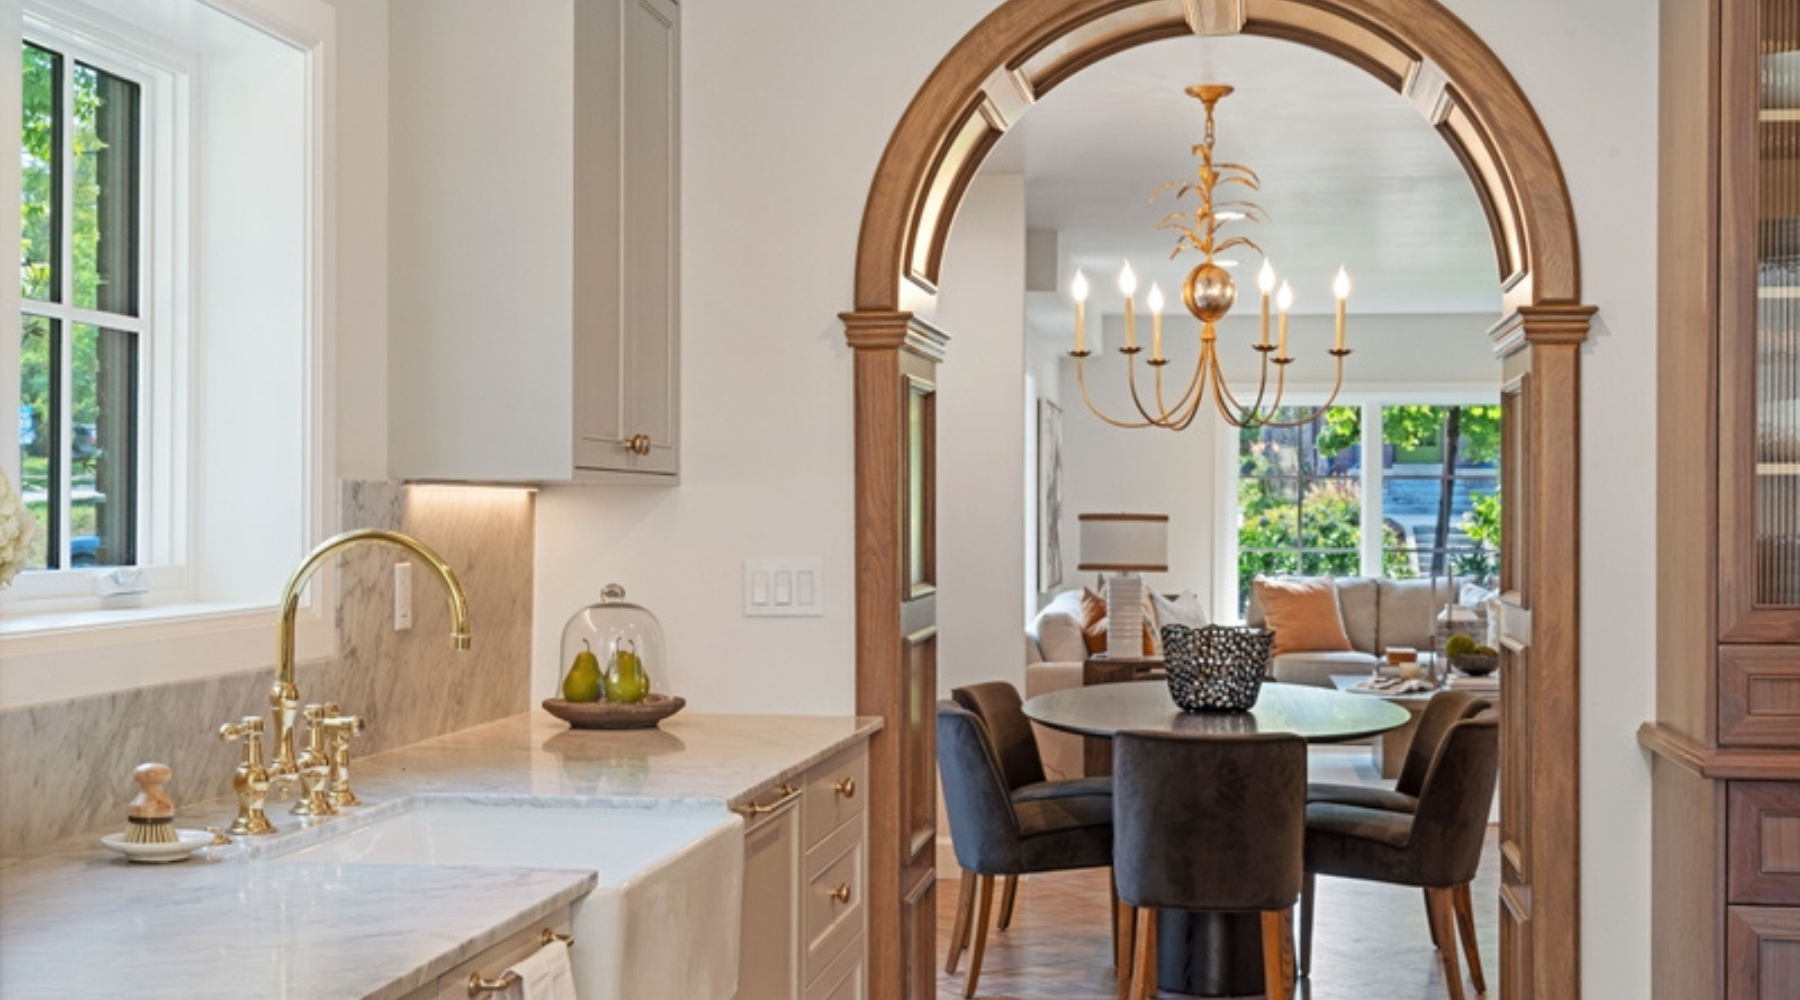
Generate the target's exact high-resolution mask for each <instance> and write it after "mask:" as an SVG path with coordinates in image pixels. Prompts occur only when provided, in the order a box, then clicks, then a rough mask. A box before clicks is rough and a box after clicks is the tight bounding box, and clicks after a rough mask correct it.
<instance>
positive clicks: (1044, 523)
mask: <svg viewBox="0 0 1800 1000" xmlns="http://www.w3.org/2000/svg"><path fill="white" fill-rule="evenodd" d="M1037 456H1038V478H1037V483H1038V488H1037V514H1038V573H1037V578H1038V590H1039V591H1040V592H1048V591H1051V590H1055V589H1056V588H1058V587H1060V586H1062V580H1063V575H1062V564H1063V554H1062V553H1063V549H1062V478H1063V468H1062V409H1061V408H1059V407H1058V406H1057V405H1056V404H1055V403H1053V402H1051V401H1050V400H1048V399H1040V400H1038V423H1037Z"/></svg>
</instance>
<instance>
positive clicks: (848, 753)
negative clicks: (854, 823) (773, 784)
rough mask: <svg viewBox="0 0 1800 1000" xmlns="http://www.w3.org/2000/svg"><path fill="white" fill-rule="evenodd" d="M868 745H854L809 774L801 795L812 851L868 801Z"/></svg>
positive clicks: (806, 830) (803, 830) (808, 841)
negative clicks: (804, 792) (804, 789)
mask: <svg viewBox="0 0 1800 1000" xmlns="http://www.w3.org/2000/svg"><path fill="white" fill-rule="evenodd" d="M868 784H869V753H868V744H866V743H864V742H861V741H858V742H857V744H856V745H855V746H852V747H850V748H848V749H846V750H845V751H844V752H842V753H840V754H838V755H837V756H835V757H833V758H831V759H830V760H827V761H825V762H823V763H820V764H815V765H813V766H812V767H810V768H808V769H807V771H806V794H805V795H803V796H801V799H800V811H801V814H802V818H801V827H802V832H803V834H804V836H805V838H806V839H805V841H804V843H805V844H806V846H807V847H808V848H809V849H810V848H811V847H813V846H814V845H816V844H818V843H819V841H821V840H824V839H825V837H826V835H828V834H830V833H831V831H833V830H836V829H837V828H838V827H840V826H842V825H843V823H844V821H845V820H847V819H849V818H850V817H852V816H857V815H860V814H861V813H862V811H863V803H864V802H867V801H868V799H869V794H868V787H867V786H868Z"/></svg>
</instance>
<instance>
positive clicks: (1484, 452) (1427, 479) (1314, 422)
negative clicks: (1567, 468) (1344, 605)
mask: <svg viewBox="0 0 1800 1000" xmlns="http://www.w3.org/2000/svg"><path fill="white" fill-rule="evenodd" d="M1309 412H1310V408H1293V409H1289V410H1286V411H1283V413H1282V414H1281V415H1279V416H1278V417H1277V418H1276V419H1277V422H1288V421H1300V420H1303V419H1304V418H1305V417H1306V416H1307V415H1308V413H1309ZM1500 430H1501V427H1500V407H1499V406H1498V405H1497V404H1495V403H1491V402H1486V401H1479V402H1474V401H1472V402H1459V403H1449V404H1441V403H1432V404H1424V403H1410V402H1403V401H1386V400H1374V401H1368V402H1364V403H1360V404H1357V405H1345V406H1334V407H1332V408H1330V409H1328V410H1325V411H1323V412H1321V413H1319V414H1317V415H1316V416H1315V417H1314V418H1313V419H1311V420H1307V421H1305V422H1303V423H1299V424H1298V425H1297V426H1292V427H1280V426H1267V427H1259V428H1245V429H1243V430H1241V431H1239V433H1238V463H1237V472H1238V482H1237V503H1238V531H1237V583H1238V589H1237V602H1238V607H1239V608H1240V609H1242V608H1243V607H1244V605H1245V603H1246V602H1247V601H1248V599H1249V591H1250V581H1251V580H1253V579H1254V578H1255V577H1256V576H1258V575H1278V574H1303V575H1320V574H1331V575H1334V576H1385V577H1389V578H1409V577H1417V576H1427V575H1429V576H1443V575H1451V574H1453V575H1456V576H1459V577H1467V578H1472V579H1476V580H1480V581H1487V582H1491V581H1492V579H1493V578H1494V576H1495V575H1496V574H1497V573H1498V571H1499V552H1500V503H1501V499H1500V478H1499V474H1500Z"/></svg>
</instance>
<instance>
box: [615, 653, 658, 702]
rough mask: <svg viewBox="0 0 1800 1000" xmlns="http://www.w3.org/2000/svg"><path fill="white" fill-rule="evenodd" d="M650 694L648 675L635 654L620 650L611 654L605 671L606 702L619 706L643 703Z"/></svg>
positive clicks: (642, 663) (641, 661)
mask: <svg viewBox="0 0 1800 1000" xmlns="http://www.w3.org/2000/svg"><path fill="white" fill-rule="evenodd" d="M649 693H650V675H649V674H648V673H646V672H645V671H644V661H643V659H642V658H641V657H639V656H638V655H637V653H636V652H634V651H632V650H629V649H620V650H618V651H617V652H615V653H613V655H612V661H611V662H610V663H608V664H607V669H606V700H607V701H616V702H619V703H621V704H626V705H629V704H632V703H634V702H639V701H643V700H644V697H645V696H646V695H648V694H649Z"/></svg>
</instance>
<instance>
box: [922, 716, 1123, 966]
mask: <svg viewBox="0 0 1800 1000" xmlns="http://www.w3.org/2000/svg"><path fill="white" fill-rule="evenodd" d="M937 740H938V746H937V751H938V771H939V773H940V774H941V775H942V777H943V780H944V810H945V812H946V814H947V815H948V818H949V820H950V844H951V847H952V848H953V849H954V850H955V852H956V863H957V864H958V865H960V866H961V867H962V870H963V891H964V893H965V894H966V895H967V896H969V897H970V898H972V897H973V896H974V894H975V890H976V889H977V888H979V892H980V896H981V906H980V914H979V916H978V917H976V919H975V925H974V932H975V947H974V950H973V951H972V952H971V953H970V956H969V977H968V980H967V981H966V982H965V983H964V986H963V996H964V997H973V996H974V995H975V986H976V983H977V981H978V980H979V979H980V978H981V957H982V953H983V952H984V951H985V950H986V948H987V928H988V922H989V918H990V917H991V916H992V907H993V902H994V878H995V876H1005V875H1029V874H1034V873H1037V872H1052V871H1069V870H1072V869H1078V868H1104V867H1106V866H1108V865H1110V864H1112V848H1113V835H1112V833H1113V831H1112V821H1113V816H1112V808H1111V807H1112V800H1111V799H1110V798H1108V797H1104V796H1072V797H1067V798H1041V799H1023V800H1017V799H1014V798H1013V796H1012V795H1011V794H1009V792H1008V789H1007V787H1006V780H1005V778H1004V777H1003V776H1002V774H1001V770H1000V761H999V760H998V758H997V757H996V756H995V754H994V749H993V746H992V745H991V744H990V742H989V740H988V734H987V731H986V729H985V728H984V727H983V726H982V724H981V720H980V719H978V718H976V717H975V715H974V714H973V713H971V712H969V711H967V710H965V709H963V708H962V707H960V706H958V705H957V704H956V703H955V702H950V701H940V702H938V706H937ZM966 912H968V911H967V910H966V909H959V911H958V915H959V922H960V918H961V915H962V914H963V913H966ZM964 931H965V928H963V927H959V928H957V929H955V930H953V931H952V932H951V945H950V947H951V949H952V952H951V954H952V962H954V956H955V954H956V952H957V950H958V948H959V944H958V942H959V941H960V940H961V938H962V936H963V934H964ZM947 971H952V972H953V971H955V970H954V968H951V969H949V970H947Z"/></svg>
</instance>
